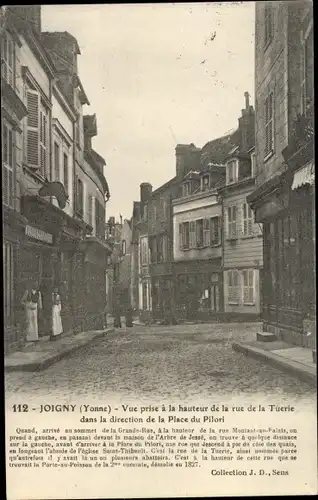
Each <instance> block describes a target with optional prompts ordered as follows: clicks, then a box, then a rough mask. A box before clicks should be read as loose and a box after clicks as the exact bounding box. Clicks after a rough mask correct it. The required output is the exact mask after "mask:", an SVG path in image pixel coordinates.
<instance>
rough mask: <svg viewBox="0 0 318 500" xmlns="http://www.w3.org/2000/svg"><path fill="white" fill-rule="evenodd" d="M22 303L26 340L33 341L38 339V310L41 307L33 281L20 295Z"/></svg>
mask: <svg viewBox="0 0 318 500" xmlns="http://www.w3.org/2000/svg"><path fill="white" fill-rule="evenodd" d="M22 304H23V305H24V308H25V315H26V340H27V341H28V342H35V341H36V340H39V332H38V310H39V309H42V296H41V292H39V290H38V287H37V285H36V284H35V283H32V284H31V286H30V287H29V289H28V290H26V291H25V292H24V294H23V297H22Z"/></svg>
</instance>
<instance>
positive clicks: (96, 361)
mask: <svg viewBox="0 0 318 500" xmlns="http://www.w3.org/2000/svg"><path fill="white" fill-rule="evenodd" d="M258 329H259V325H257V324H222V325H220V324H215V325H207V324H205V325H202V324H201V325H179V326H170V327H164V326H156V327H151V328H147V327H144V326H138V327H137V326H135V327H133V328H130V329H126V328H123V329H122V330H117V331H115V332H114V333H110V334H109V335H108V336H107V337H105V338H103V339H101V340H98V341H97V342H96V343H95V344H94V345H89V346H88V347H86V348H85V349H84V348H83V349H82V350H81V351H77V352H76V353H74V355H73V356H72V357H70V358H68V359H64V360H62V361H60V362H58V363H56V364H55V365H53V366H51V367H50V368H48V369H47V370H45V371H43V372H39V373H21V372H17V373H10V374H7V375H6V389H7V391H8V392H7V398H8V399H11V398H12V399H17V397H19V398H20V397H21V398H24V399H27V400H28V402H31V401H32V399H33V398H38V397H41V396H42V397H44V396H45V399H46V400H48V399H49V398H58V400H59V401H60V402H61V403H62V402H64V401H66V400H68V401H69V398H70V397H72V400H74V399H81V400H86V401H87V399H89V401H92V399H94V398H95V399H99V400H101V398H102V399H103V400H107V399H108V400H109V399H110V398H116V399H117V400H121V401H126V402H127V401H129V400H134V399H136V398H138V399H139V400H142V401H143V402H144V401H152V402H154V401H161V402H168V401H170V402H171V401H178V400H179V401H194V400H201V399H202V400H212V399H215V398H218V397H219V398H221V397H222V398H223V399H224V396H229V397H230V396H233V397H235V396H237V395H245V396H251V397H255V394H256V393H257V394H258V395H259V396H260V397H266V398H268V399H271V400H272V401H273V400H274V401H277V402H282V401H284V400H285V401H287V400H288V399H289V398H290V397H291V398H293V397H294V396H296V397H297V398H298V397H305V398H306V400H307V401H308V403H311V402H313V401H314V398H315V391H314V389H313V388H311V387H310V386H308V385H307V384H306V383H304V382H300V381H298V380H297V379H295V378H294V377H291V376H288V375H286V374H284V373H281V372H280V371H279V370H276V369H273V368H271V367H269V366H266V365H263V364H262V363H260V362H259V361H256V360H253V359H250V358H247V357H245V356H244V355H242V354H240V353H237V352H235V351H233V350H232V347H231V342H232V341H233V340H234V339H236V340H249V339H250V338H253V336H254V334H255V332H256V331H257V330H258Z"/></svg>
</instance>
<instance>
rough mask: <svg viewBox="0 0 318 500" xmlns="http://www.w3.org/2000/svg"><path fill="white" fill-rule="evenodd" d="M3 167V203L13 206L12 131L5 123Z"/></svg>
mask: <svg viewBox="0 0 318 500" xmlns="http://www.w3.org/2000/svg"><path fill="white" fill-rule="evenodd" d="M2 150H3V169H2V175H3V177H2V189H3V203H4V204H5V205H7V206H9V207H12V206H13V199H14V198H13V132H12V129H11V128H9V127H8V126H7V125H6V124H3V147H2Z"/></svg>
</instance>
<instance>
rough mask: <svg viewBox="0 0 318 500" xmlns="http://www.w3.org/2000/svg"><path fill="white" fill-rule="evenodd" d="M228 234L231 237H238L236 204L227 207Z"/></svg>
mask: <svg viewBox="0 0 318 500" xmlns="http://www.w3.org/2000/svg"><path fill="white" fill-rule="evenodd" d="M227 219H228V220H227V223H228V230H227V234H228V237H229V238H236V236H237V234H236V206H235V205H233V206H232V207H228V209H227Z"/></svg>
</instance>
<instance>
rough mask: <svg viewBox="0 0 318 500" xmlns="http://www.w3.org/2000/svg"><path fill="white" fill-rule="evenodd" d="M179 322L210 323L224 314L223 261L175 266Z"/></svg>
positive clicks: (187, 263) (192, 262) (180, 263)
mask: <svg viewBox="0 0 318 500" xmlns="http://www.w3.org/2000/svg"><path fill="white" fill-rule="evenodd" d="M175 282H176V285H175V287H176V292H175V293H176V295H175V296H176V310H177V316H178V319H179V320H191V321H195V320H208V319H210V318H213V317H215V318H216V317H218V316H220V315H221V313H222V311H223V274H222V270H221V259H213V260H208V261H191V262H176V263H175Z"/></svg>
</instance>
